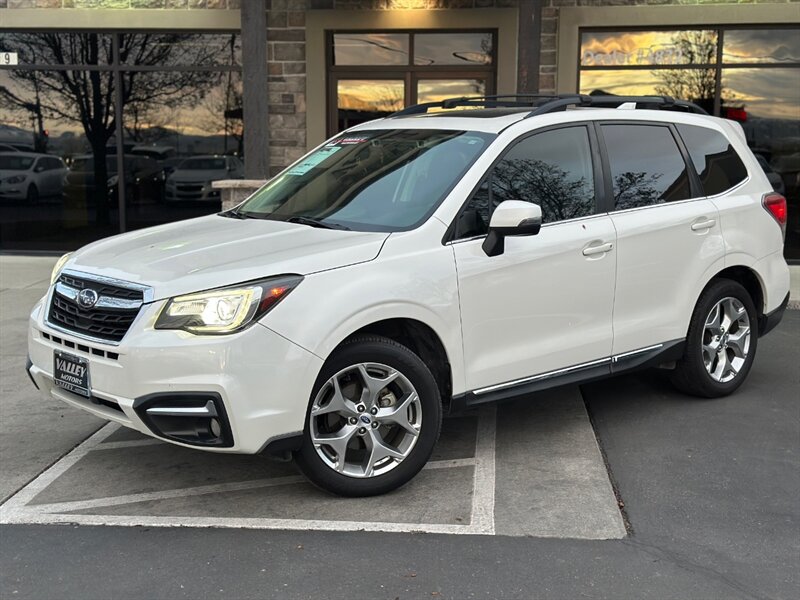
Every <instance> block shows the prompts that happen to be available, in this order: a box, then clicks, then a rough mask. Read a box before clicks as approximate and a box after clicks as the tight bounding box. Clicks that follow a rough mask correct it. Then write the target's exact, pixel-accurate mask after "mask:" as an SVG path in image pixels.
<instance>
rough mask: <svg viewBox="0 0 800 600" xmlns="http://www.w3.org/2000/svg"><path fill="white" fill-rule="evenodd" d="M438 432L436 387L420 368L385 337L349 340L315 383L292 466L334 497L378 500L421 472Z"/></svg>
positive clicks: (405, 350) (409, 354)
mask: <svg viewBox="0 0 800 600" xmlns="http://www.w3.org/2000/svg"><path fill="white" fill-rule="evenodd" d="M367 378H368V379H367ZM334 381H335V383H334ZM384 381H390V383H384ZM365 382H366V384H365ZM415 398H416V399H415ZM373 425H374V426H373ZM441 426H442V403H441V396H440V394H439V388H438V386H437V385H436V380H435V379H434V377H433V375H432V374H431V372H430V370H429V369H428V367H427V366H426V365H425V363H424V362H423V361H422V360H421V359H420V358H419V357H418V356H417V355H416V354H414V353H413V352H412V351H411V350H409V349H408V348H406V347H405V346H402V345H400V344H398V343H397V342H395V341H393V340H390V339H388V338H385V337H381V336H375V335H363V336H356V337H353V338H351V339H350V340H348V341H346V342H345V343H344V344H343V345H342V346H341V347H340V348H339V349H338V350H336V351H335V352H334V353H333V354H332V355H331V357H330V358H328V360H327V361H326V362H325V364H324V365H323V367H322V369H321V371H320V374H319V376H318V377H317V381H316V382H315V384H314V388H313V390H312V393H311V398H310V400H309V405H308V410H307V412H306V425H305V430H304V432H303V444H302V447H301V449H300V450H299V451H298V452H296V453H295V460H296V462H297V464H298V466H299V467H300V469H301V470H302V471H303V473H304V474H305V475H306V477H308V479H309V480H311V482H312V483H314V484H315V485H316V486H318V487H320V488H322V489H323V490H326V491H328V492H331V493H333V494H338V495H340V496H375V495H378V494H385V493H386V492H389V491H392V490H394V489H396V488H399V487H400V486H402V485H404V484H405V483H407V482H408V481H410V480H411V479H412V478H413V477H414V476H415V475H416V474H417V473H418V472H419V471H420V469H422V467H423V466H425V463H426V462H428V459H429V458H430V456H431V453H432V452H433V447H434V445H435V444H436V441H437V440H438V438H439V432H440V430H441ZM414 431H415V432H416V435H415V434H414ZM315 440H316V441H315ZM321 440H331V441H334V442H336V445H335V446H334V445H328V444H325V443H324V442H321ZM376 440H377V441H378V443H376ZM342 444H344V445H342ZM337 448H338V449H339V450H337ZM341 449H343V452H344V460H342V459H341ZM387 449H388V452H389V453H388V454H387ZM392 453H393V454H392Z"/></svg>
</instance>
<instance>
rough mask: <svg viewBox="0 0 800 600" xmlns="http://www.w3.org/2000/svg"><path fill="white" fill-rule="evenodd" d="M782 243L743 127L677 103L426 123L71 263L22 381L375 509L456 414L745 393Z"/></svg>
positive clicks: (317, 158)
mask: <svg viewBox="0 0 800 600" xmlns="http://www.w3.org/2000/svg"><path fill="white" fill-rule="evenodd" d="M463 106H468V107H478V108H477V109H475V110H439V111H436V112H434V111H429V109H430V108H432V107H435V108H439V109H451V108H456V107H463ZM609 106H611V107H617V108H609ZM567 108H570V110H566V109H567ZM701 113H702V114H701ZM785 222H786V201H785V199H784V198H783V197H782V196H779V195H777V194H775V193H774V192H773V191H772V186H771V185H770V183H769V181H768V180H767V177H766V176H765V175H764V172H763V170H762V169H761V168H760V167H759V165H758V162H757V161H756V158H755V157H754V156H753V154H752V153H751V151H750V150H749V149H748V148H747V145H746V143H745V138H744V135H743V132H742V130H741V128H740V127H739V126H738V125H737V124H736V123H733V122H730V121H726V120H722V119H717V118H712V117H709V116H707V115H706V114H704V113H703V111H702V110H701V109H699V108H697V107H696V106H694V105H691V104H689V103H686V102H680V101H674V100H672V99H670V98H665V97H647V98H633V99H631V98H620V97H587V96H569V97H550V98H520V97H511V98H509V97H490V98H480V99H457V100H450V101H445V102H442V103H436V104H429V105H419V106H415V107H412V108H410V109H406V110H405V111H402V112H401V113H398V114H396V115H393V116H392V117H389V118H386V119H382V120H378V121H373V122H370V123H366V124H363V125H360V126H357V127H355V128H353V129H350V130H349V131H347V132H346V133H344V134H341V135H338V136H336V137H334V138H332V139H331V140H329V141H328V142H326V143H324V144H322V145H321V146H319V147H318V148H316V149H315V150H313V151H312V152H310V153H309V154H307V155H306V156H305V157H304V158H303V159H301V160H300V161H298V162H297V163H295V164H294V165H292V166H291V167H289V168H288V169H286V170H285V171H283V173H281V174H280V175H278V176H277V177H275V178H274V179H272V180H271V181H270V182H269V183H267V185H265V186H264V187H263V188H261V189H260V190H258V191H257V192H256V193H255V194H253V195H252V196H251V197H250V198H249V199H248V200H246V201H245V202H244V203H243V204H241V205H239V206H238V207H236V208H235V209H233V210H230V211H227V212H223V213H221V214H218V215H211V216H207V217H202V218H199V219H193V220H189V221H184V222H180V223H172V224H168V225H162V226H159V227H153V228H151V229H146V230H143V231H133V232H130V233H126V234H123V235H119V236H115V237H112V238H109V239H106V240H102V241H99V242H96V243H93V244H90V245H89V246H86V247H85V248H82V249H81V250H79V251H77V252H75V253H74V254H71V255H68V256H65V257H63V258H62V260H60V261H59V263H58V265H57V266H56V268H55V270H54V272H53V280H52V286H51V287H50V290H49V292H48V294H47V296H46V297H45V298H43V299H42V300H41V301H40V302H39V303H38V304H37V305H36V306H35V307H34V309H33V313H32V315H31V318H30V336H29V352H30V361H29V364H28V371H29V373H30V375H31V377H32V379H33V381H34V383H35V384H36V385H37V386H38V387H39V388H41V389H42V390H44V391H46V392H47V393H48V394H51V395H52V396H54V397H56V398H59V399H61V400H64V401H65V402H67V403H69V404H72V405H74V406H77V407H80V408H82V409H85V410H87V411H89V412H91V413H93V414H95V415H98V416H100V417H103V418H106V419H109V420H112V421H116V422H117V423H121V424H122V425H125V426H127V427H132V428H134V429H137V430H139V431H141V432H143V433H146V434H148V435H151V436H154V437H157V438H159V439H163V440H168V441H171V442H174V443H176V444H180V445H184V446H192V447H199V448H202V449H205V450H213V451H218V452H238V453H258V452H262V451H267V452H269V453H283V454H286V453H288V452H291V453H293V454H294V456H295V458H296V460H297V462H298V464H299V465H300V467H301V468H302V470H303V471H304V472H305V473H306V475H307V476H308V477H309V478H310V479H311V480H312V481H313V482H314V483H316V484H317V485H319V486H321V487H323V488H325V489H327V490H330V491H332V492H335V493H338V494H343V495H353V496H356V495H370V494H379V493H383V492H386V491H388V490H391V489H393V488H396V487H398V486H400V485H402V484H403V483H405V482H407V481H408V480H410V479H411V478H412V477H413V476H414V475H415V474H416V473H417V472H418V471H419V470H420V469H421V468H422V467H423V465H424V464H425V462H426V461H427V460H428V457H429V456H430V455H431V451H432V450H433V447H434V444H435V443H436V440H437V437H438V435H439V429H440V425H441V420H442V414H443V413H446V412H453V411H458V410H461V409H464V408H465V407H470V406H474V405H476V404H481V403H484V402H493V401H497V400H502V399H505V398H509V397H512V396H517V395H519V394H526V393H529V392H534V391H537V390H541V389H544V388H548V387H552V386H558V385H563V384H567V383H571V384H574V383H576V382H581V381H586V380H589V379H596V378H599V377H605V376H608V375H613V374H615V373H620V372H624V371H627V370H630V369H634V368H640V367H645V366H651V365H653V366H664V367H667V368H672V369H674V381H675V384H676V385H677V386H678V387H679V388H680V389H682V390H684V391H686V392H688V393H690V394H693V395H698V396H704V397H716V396H723V395H725V394H729V393H731V392H732V391H734V390H735V389H736V388H738V387H739V386H740V385H741V384H742V382H743V381H744V379H745V378H746V377H747V374H748V372H749V371H750V368H751V366H752V364H753V360H754V358H755V354H756V345H757V343H758V338H759V336H761V335H763V334H765V333H767V332H768V331H769V330H770V329H772V328H773V327H774V326H775V325H776V324H777V323H778V322H779V321H780V319H781V316H782V314H783V311H784V309H785V307H786V304H787V301H788V291H789V270H788V267H787V265H786V262H785V261H784V258H783V255H782V248H783V229H784V226H785Z"/></svg>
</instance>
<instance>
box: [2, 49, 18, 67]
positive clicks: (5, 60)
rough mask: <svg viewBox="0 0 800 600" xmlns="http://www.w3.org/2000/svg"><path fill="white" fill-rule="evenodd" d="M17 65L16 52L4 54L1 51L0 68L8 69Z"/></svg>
mask: <svg viewBox="0 0 800 600" xmlns="http://www.w3.org/2000/svg"><path fill="white" fill-rule="evenodd" d="M16 64H17V53H16V52H3V51H2V50H0V67H6V66H9V65H16Z"/></svg>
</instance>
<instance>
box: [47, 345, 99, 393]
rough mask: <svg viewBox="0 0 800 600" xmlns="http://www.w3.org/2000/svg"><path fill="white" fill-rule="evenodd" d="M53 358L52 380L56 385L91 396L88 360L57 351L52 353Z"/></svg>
mask: <svg viewBox="0 0 800 600" xmlns="http://www.w3.org/2000/svg"><path fill="white" fill-rule="evenodd" d="M53 360H54V363H55V367H54V369H53V380H54V382H55V384H56V385H57V386H59V387H62V388H64V389H65V390H68V391H70V392H72V393H73V394H78V395H80V396H85V397H86V398H88V397H90V396H91V393H90V392H89V361H88V360H86V359H85V358H81V357H80V356H73V355H72V354H67V353H66V352H58V351H56V352H55V353H54V356H53Z"/></svg>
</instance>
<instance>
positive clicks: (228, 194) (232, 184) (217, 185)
mask: <svg viewBox="0 0 800 600" xmlns="http://www.w3.org/2000/svg"><path fill="white" fill-rule="evenodd" d="M265 183H267V182H266V181H265V180H263V179H223V180H221V181H214V182H212V183H211V187H212V188H214V189H215V190H219V191H220V197H221V199H222V210H230V209H232V208H233V207H235V206H237V205H238V204H241V203H242V202H243V201H244V200H245V198H247V197H248V196H249V195H250V194H252V193H253V192H255V191H256V190H257V189H258V188H260V187H261V186H262V185H264V184H265Z"/></svg>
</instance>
